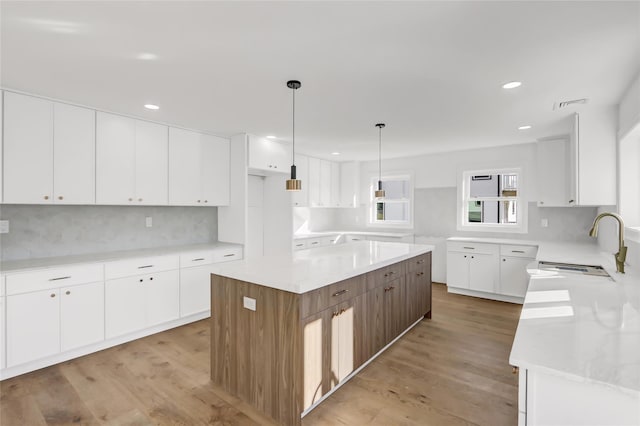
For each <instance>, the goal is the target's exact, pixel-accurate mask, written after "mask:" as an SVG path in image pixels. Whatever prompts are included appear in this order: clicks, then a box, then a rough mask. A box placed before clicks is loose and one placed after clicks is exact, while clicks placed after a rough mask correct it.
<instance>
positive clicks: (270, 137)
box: [267, 135, 276, 139]
mask: <svg viewBox="0 0 640 426" xmlns="http://www.w3.org/2000/svg"><path fill="white" fill-rule="evenodd" d="M275 138H276V137H275V136H273V135H269V136H267V139H275Z"/></svg>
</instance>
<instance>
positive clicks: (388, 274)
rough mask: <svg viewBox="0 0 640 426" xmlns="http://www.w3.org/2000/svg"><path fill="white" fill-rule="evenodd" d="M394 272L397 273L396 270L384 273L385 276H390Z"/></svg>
mask: <svg viewBox="0 0 640 426" xmlns="http://www.w3.org/2000/svg"><path fill="white" fill-rule="evenodd" d="M393 274H395V272H393V271H391V272H387V273H386V274H384V276H385V277H390V276H391V275H393Z"/></svg>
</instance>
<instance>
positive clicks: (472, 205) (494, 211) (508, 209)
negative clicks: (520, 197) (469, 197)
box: [468, 200, 518, 224]
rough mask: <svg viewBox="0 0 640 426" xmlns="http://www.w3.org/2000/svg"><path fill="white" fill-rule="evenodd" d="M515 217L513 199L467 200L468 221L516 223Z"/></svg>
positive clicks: (515, 204) (516, 214) (515, 211)
mask: <svg viewBox="0 0 640 426" xmlns="http://www.w3.org/2000/svg"><path fill="white" fill-rule="evenodd" d="M517 217H518V210H517V203H516V201H515V200H509V201H469V209H468V221H469V223H505V224H506V223H517Z"/></svg>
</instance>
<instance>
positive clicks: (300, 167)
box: [291, 154, 310, 207]
mask: <svg viewBox="0 0 640 426" xmlns="http://www.w3.org/2000/svg"><path fill="white" fill-rule="evenodd" d="M296 177H297V178H298V179H300V180H301V181H302V189H301V190H300V191H294V192H292V194H291V200H292V203H293V206H294V207H308V206H309V185H310V183H309V157H307V156H305V155H298V154H296Z"/></svg>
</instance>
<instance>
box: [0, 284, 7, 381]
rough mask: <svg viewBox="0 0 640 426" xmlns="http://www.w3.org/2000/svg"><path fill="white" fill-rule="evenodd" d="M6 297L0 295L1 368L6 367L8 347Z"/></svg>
mask: <svg viewBox="0 0 640 426" xmlns="http://www.w3.org/2000/svg"><path fill="white" fill-rule="evenodd" d="M5 311H6V309H5V298H4V296H0V369H2V368H5V366H6V364H5V353H6V352H5V348H6V347H7V346H6V344H5V342H6V340H5V334H4V330H5V328H4V313H5Z"/></svg>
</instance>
